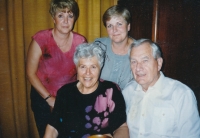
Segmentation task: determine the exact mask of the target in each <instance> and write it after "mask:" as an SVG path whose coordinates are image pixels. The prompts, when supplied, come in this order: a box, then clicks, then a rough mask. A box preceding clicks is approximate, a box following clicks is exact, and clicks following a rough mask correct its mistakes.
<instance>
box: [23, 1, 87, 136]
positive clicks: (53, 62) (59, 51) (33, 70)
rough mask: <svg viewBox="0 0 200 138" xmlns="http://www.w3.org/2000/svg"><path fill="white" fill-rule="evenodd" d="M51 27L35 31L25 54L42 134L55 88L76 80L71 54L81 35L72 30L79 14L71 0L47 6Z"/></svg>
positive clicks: (33, 107)
mask: <svg viewBox="0 0 200 138" xmlns="http://www.w3.org/2000/svg"><path fill="white" fill-rule="evenodd" d="M49 12H50V14H51V16H52V18H53V22H54V28H52V29H48V30H42V31H39V32H37V33H36V34H35V35H34V36H33V37H32V42H31V44H30V46H29V50H28V54H27V66H26V72H27V76H28V79H29V81H30V83H31V86H32V87H31V107H32V110H33V112H34V117H35V121H36V125H37V128H38V132H39V135H40V137H43V135H44V132H45V128H46V125H47V121H48V118H49V115H50V113H51V109H52V108H53V107H54V102H55V96H56V94H57V90H58V89H59V88H60V87H61V86H63V85H64V84H66V83H69V82H73V81H75V80H76V68H75V65H74V63H73V55H74V51H75V49H76V47H77V46H78V45H79V44H81V43H84V42H86V39H85V37H83V36H82V35H80V34H78V33H75V32H73V31H72V30H73V27H74V24H75V22H76V20H77V18H78V16H79V7H78V5H77V3H76V1H75V0H52V2H51V5H50V10H49Z"/></svg>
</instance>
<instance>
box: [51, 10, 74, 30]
mask: <svg viewBox="0 0 200 138" xmlns="http://www.w3.org/2000/svg"><path fill="white" fill-rule="evenodd" d="M53 20H54V26H55V27H54V28H55V30H56V31H58V32H60V33H64V34H65V33H69V32H70V31H71V30H72V29H73V26H74V22H75V19H74V15H73V13H72V12H71V11H69V10H68V9H67V8H66V9H63V10H61V11H58V12H57V13H56V14H55V16H54V18H53Z"/></svg>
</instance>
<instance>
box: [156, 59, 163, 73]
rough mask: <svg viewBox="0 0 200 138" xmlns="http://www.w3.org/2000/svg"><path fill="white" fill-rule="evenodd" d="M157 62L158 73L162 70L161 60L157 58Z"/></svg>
mask: <svg viewBox="0 0 200 138" xmlns="http://www.w3.org/2000/svg"><path fill="white" fill-rule="evenodd" d="M157 62H158V71H160V70H161V68H162V64H163V59H162V58H161V57H159V58H157Z"/></svg>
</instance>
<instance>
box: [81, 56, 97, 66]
mask: <svg viewBox="0 0 200 138" xmlns="http://www.w3.org/2000/svg"><path fill="white" fill-rule="evenodd" d="M79 64H81V65H87V64H99V63H98V59H97V57H96V56H93V57H89V58H80V59H79Z"/></svg>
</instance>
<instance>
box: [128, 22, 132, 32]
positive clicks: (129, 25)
mask: <svg viewBox="0 0 200 138" xmlns="http://www.w3.org/2000/svg"><path fill="white" fill-rule="evenodd" d="M130 29H131V24H130V23H129V24H128V31H130Z"/></svg>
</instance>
